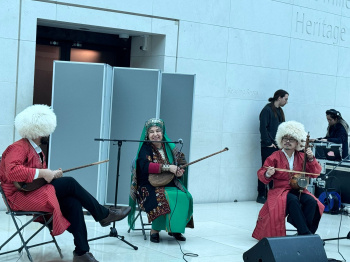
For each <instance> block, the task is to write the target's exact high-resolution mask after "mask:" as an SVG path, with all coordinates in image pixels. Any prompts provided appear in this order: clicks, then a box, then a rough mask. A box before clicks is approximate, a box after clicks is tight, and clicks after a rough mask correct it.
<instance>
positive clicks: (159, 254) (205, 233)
mask: <svg viewBox="0 0 350 262" xmlns="http://www.w3.org/2000/svg"><path fill="white" fill-rule="evenodd" d="M261 207H262V205H261V204H258V203H256V202H253V201H248V202H237V203H218V204H215V203H214V204H196V205H195V206H194V222H195V228H194V229H188V230H186V234H185V236H186V237H187V241H186V242H181V248H182V250H183V252H184V253H195V254H198V257H186V260H187V261H198V262H199V261H200V262H205V261H230V262H232V261H234V262H236V261H243V258H242V255H243V253H244V252H245V251H247V250H248V249H250V248H251V247H252V246H254V245H255V244H256V243H257V242H258V241H257V240H255V239H253V238H252V237H251V234H252V231H253V229H254V227H255V222H256V218H257V216H258V212H259V210H260V208H261ZM144 219H145V220H146V217H145V218H144ZM0 220H1V224H0V232H1V234H0V243H3V241H4V240H5V239H7V237H9V236H10V235H11V232H13V228H14V227H13V223H12V221H11V220H10V216H8V215H6V214H5V212H4V211H0ZM22 221H23V220H22ZM138 222H139V221H137V223H138ZM86 224H87V227H88V234H89V238H94V237H98V236H102V235H106V234H109V232H110V229H109V228H102V227H101V226H100V225H99V223H96V222H94V220H93V219H92V217H91V216H86ZM37 226H38V224H37V223H34V224H33V226H32V227H31V228H30V229H29V230H26V232H25V234H26V235H27V234H29V233H30V232H29V231H32V230H35V228H36V227H37ZM116 227H117V230H118V233H119V234H120V235H123V236H125V239H126V240H127V241H129V242H130V243H132V244H133V245H136V246H138V250H134V249H133V248H131V247H130V246H128V245H127V244H125V243H123V242H122V241H120V240H118V239H116V238H112V237H107V238H103V239H100V240H96V241H92V242H90V248H91V250H90V251H91V252H92V253H93V254H94V256H95V257H96V259H98V260H99V261H103V262H107V261H127V262H133V261H137V262H139V261H159V262H163V261H184V260H183V259H182V256H183V255H182V253H181V251H180V248H179V245H178V244H177V242H176V241H175V240H174V239H173V238H172V237H170V236H168V234H167V233H166V232H161V234H160V237H161V242H160V243H159V244H155V243H151V242H150V241H149V236H147V240H144V239H143V236H142V233H141V231H132V232H131V233H127V230H128V225H127V219H124V220H122V221H120V222H117V223H116ZM339 227H340V234H339V235H340V236H341V237H344V236H346V235H347V234H348V232H349V231H350V217H349V216H347V215H343V216H340V215H329V214H325V215H324V216H323V217H322V219H321V223H320V227H319V230H318V231H317V233H318V234H319V235H320V236H321V238H333V237H337V236H338V231H339ZM287 228H289V229H292V228H293V227H292V226H290V225H289V224H288V226H287ZM293 233H294V232H291V234H293ZM49 239H50V236H49V234H48V231H47V230H45V232H41V233H40V234H39V235H38V236H36V237H35V239H34V241H42V240H49ZM57 241H58V244H59V245H60V247H61V249H62V252H63V255H64V258H63V260H61V259H60V257H59V255H58V253H57V250H56V249H55V247H54V245H53V244H49V245H44V246H40V247H34V248H32V249H31V254H32V256H33V259H34V261H50V262H53V261H57V262H58V261H62V262H66V261H72V257H73V255H72V251H73V249H74V246H73V238H72V236H71V234H69V233H68V232H65V233H64V234H62V235H60V236H58V237H57ZM18 244H19V238H18V237H16V238H15V239H14V240H12V241H11V242H10V243H9V246H6V247H5V248H3V250H1V251H5V250H8V249H7V248H12V249H13V248H17V245H18ZM349 247H350V240H348V239H344V240H340V241H339V251H340V252H341V253H342V255H343V257H344V258H345V259H347V260H348V261H349V260H350V248H349ZM325 251H326V254H327V257H328V258H334V259H338V260H342V257H341V256H340V254H339V253H338V241H327V242H326V245H325ZM0 260H1V261H28V258H27V255H26V253H25V252H24V253H22V254H21V255H20V254H18V253H12V254H9V255H3V256H1V257H0Z"/></svg>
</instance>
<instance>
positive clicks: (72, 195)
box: [51, 177, 109, 256]
mask: <svg viewBox="0 0 350 262" xmlns="http://www.w3.org/2000/svg"><path fill="white" fill-rule="evenodd" d="M51 184H52V185H53V186H54V187H55V190H56V196H57V199H58V202H59V204H60V207H61V212H62V214H63V216H64V217H65V218H66V219H67V220H68V221H69V222H70V223H71V225H70V226H69V227H68V229H67V230H68V232H70V233H72V234H73V237H74V245H75V250H74V251H75V253H76V254H77V255H79V256H80V255H83V254H85V253H86V252H88V251H89V250H90V247H89V244H88V241H87V230H86V225H85V220H84V214H83V209H82V208H83V207H84V208H85V209H86V210H88V211H89V212H90V213H91V215H92V216H93V218H94V219H95V221H100V220H102V219H104V218H106V217H107V216H108V214H109V211H108V209H107V208H105V207H104V206H102V205H100V204H99V203H98V202H97V200H96V199H95V198H94V197H93V196H92V195H91V194H90V193H89V192H87V191H86V190H85V189H84V188H83V187H82V186H81V185H80V184H79V183H78V182H77V181H76V180H75V179H74V178H72V177H61V178H59V179H54V180H52V182H51Z"/></svg>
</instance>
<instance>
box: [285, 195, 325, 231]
mask: <svg viewBox="0 0 350 262" xmlns="http://www.w3.org/2000/svg"><path fill="white" fill-rule="evenodd" d="M299 195H300V199H299ZM286 213H287V214H286V215H288V219H287V221H288V222H289V223H291V224H292V225H293V226H295V227H296V229H297V231H298V234H299V235H306V234H310V233H312V234H315V232H316V230H317V228H318V223H319V222H320V219H321V215H320V212H319V210H318V205H317V201H316V200H315V199H314V198H313V197H312V196H310V195H308V194H304V193H301V194H300V193H299V191H297V190H291V191H290V192H289V193H288V195H287V209H286Z"/></svg>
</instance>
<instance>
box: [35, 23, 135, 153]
mask: <svg viewBox="0 0 350 262" xmlns="http://www.w3.org/2000/svg"><path fill="white" fill-rule="evenodd" d="M130 49H131V38H128V39H125V38H119V36H118V35H112V34H104V33H96V32H90V31H83V30H72V29H64V28H57V27H49V26H38V27H37V36H36V56H35V74H34V94H33V104H45V105H49V106H51V97H52V72H53V61H54V60H61V61H75V62H90V63H105V64H109V65H111V66H117V67H130ZM42 149H43V151H44V153H45V155H46V156H47V155H48V154H47V153H48V147H43V148H42Z"/></svg>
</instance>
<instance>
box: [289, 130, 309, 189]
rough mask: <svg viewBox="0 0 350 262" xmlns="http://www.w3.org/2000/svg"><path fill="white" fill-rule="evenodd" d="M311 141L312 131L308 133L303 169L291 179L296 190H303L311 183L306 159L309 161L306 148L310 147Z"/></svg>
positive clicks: (291, 184)
mask: <svg viewBox="0 0 350 262" xmlns="http://www.w3.org/2000/svg"><path fill="white" fill-rule="evenodd" d="M309 142H310V133H308V134H307V136H306V141H305V147H304V152H305V154H304V162H303V171H302V172H301V173H300V174H294V175H293V176H292V177H291V178H290V181H289V184H290V186H291V187H292V188H293V189H295V190H300V191H303V190H304V189H305V188H306V187H307V185H308V184H309V178H308V177H306V176H305V169H306V161H307V155H306V150H307V149H308V148H309Z"/></svg>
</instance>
